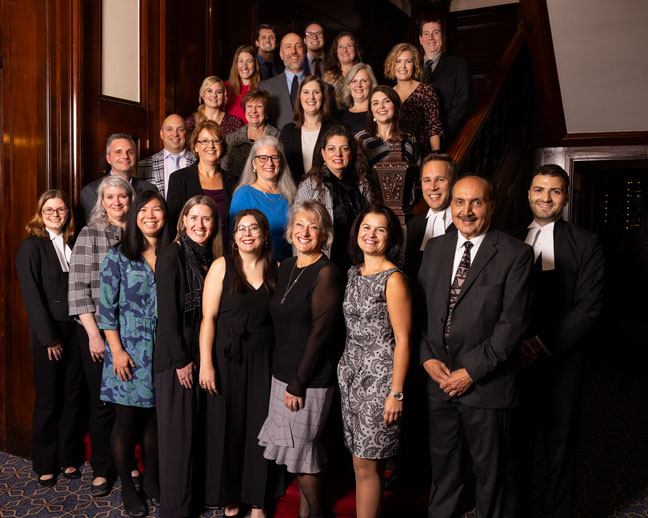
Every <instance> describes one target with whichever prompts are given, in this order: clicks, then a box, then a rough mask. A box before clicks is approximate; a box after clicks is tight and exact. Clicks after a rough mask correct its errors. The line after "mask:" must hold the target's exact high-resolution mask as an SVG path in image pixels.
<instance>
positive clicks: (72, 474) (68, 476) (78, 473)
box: [63, 468, 81, 480]
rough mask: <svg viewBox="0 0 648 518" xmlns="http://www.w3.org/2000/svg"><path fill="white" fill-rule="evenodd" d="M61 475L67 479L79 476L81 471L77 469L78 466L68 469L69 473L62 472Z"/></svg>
mask: <svg viewBox="0 0 648 518" xmlns="http://www.w3.org/2000/svg"><path fill="white" fill-rule="evenodd" d="M63 476H64V477H65V478H68V479H70V480H71V479H74V478H81V472H80V471H79V468H74V471H70V472H69V473H66V472H65V471H64V472H63Z"/></svg>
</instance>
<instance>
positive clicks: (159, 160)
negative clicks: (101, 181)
mask: <svg viewBox="0 0 648 518" xmlns="http://www.w3.org/2000/svg"><path fill="white" fill-rule="evenodd" d="M160 138H161V139H162V143H163V144H164V148H163V149H162V151H159V152H158V153H155V154H154V155H151V156H150V157H148V158H145V159H144V160H142V161H141V162H140V163H139V164H137V177H138V178H142V179H144V180H146V181H147V182H150V183H152V184H153V185H155V187H156V188H157V190H158V191H159V193H160V194H161V195H162V196H164V198H165V199H166V192H167V188H168V186H169V177H170V176H171V173H173V172H174V171H177V170H178V169H182V168H184V167H188V166H190V165H191V164H193V163H194V162H195V161H196V159H195V158H194V156H193V154H192V153H191V151H189V150H188V149H187V148H186V143H187V127H186V126H185V121H184V119H183V118H182V117H180V115H176V114H175V113H173V114H171V115H169V116H168V117H167V118H166V119H164V122H163V123H162V127H161V128H160Z"/></svg>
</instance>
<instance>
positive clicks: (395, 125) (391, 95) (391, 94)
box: [365, 85, 401, 137]
mask: <svg viewBox="0 0 648 518" xmlns="http://www.w3.org/2000/svg"><path fill="white" fill-rule="evenodd" d="M377 93H383V94H385V95H386V96H387V98H388V99H389V100H390V101H391V102H392V104H393V105H394V119H393V121H392V135H398V134H400V133H401V129H400V125H399V120H400V109H401V100H400V97H399V96H398V94H397V93H396V90H394V89H393V88H392V87H391V86H385V85H379V86H377V87H376V88H374V89H373V90H372V91H371V95H369V109H368V110H367V127H366V128H365V129H366V130H367V132H368V133H371V134H372V135H373V136H374V137H375V136H377V135H378V124H377V123H376V120H375V119H374V116H373V111H372V110H371V100H372V99H373V96H374V95H376V94H377Z"/></svg>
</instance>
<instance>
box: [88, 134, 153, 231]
mask: <svg viewBox="0 0 648 518" xmlns="http://www.w3.org/2000/svg"><path fill="white" fill-rule="evenodd" d="M135 149H136V147H135V141H134V140H133V137H131V136H130V135H126V134H125V133H113V134H112V135H110V136H109V137H108V139H107V140H106V162H108V165H110V171H109V172H108V174H107V175H104V176H102V177H101V178H99V179H98V180H95V181H94V182H90V183H89V184H88V185H86V186H85V187H84V188H83V189H82V190H81V207H80V208H79V210H80V213H81V214H80V216H81V221H82V222H83V224H86V225H87V224H88V223H89V221H90V214H91V213H92V209H93V208H94V206H95V203H97V189H98V188H99V184H100V183H101V180H103V179H104V178H105V177H106V176H108V175H111V174H118V175H121V176H123V177H124V179H125V180H127V181H130V183H131V185H132V186H133V189H134V190H135V194H139V193H141V192H144V191H151V190H155V186H154V185H153V184H151V183H149V182H147V181H146V180H142V179H140V178H135V177H134V176H133V171H134V170H135V162H136V151H135Z"/></svg>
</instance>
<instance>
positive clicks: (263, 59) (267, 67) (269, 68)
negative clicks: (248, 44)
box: [254, 23, 283, 81]
mask: <svg viewBox="0 0 648 518" xmlns="http://www.w3.org/2000/svg"><path fill="white" fill-rule="evenodd" d="M254 45H255V47H256V48H257V49H258V53H257V62H258V63H259V74H260V75H261V80H262V81H265V80H266V79H270V78H271V77H274V76H276V75H277V74H280V73H281V72H282V71H283V65H282V64H281V63H275V59H274V52H275V49H276V48H277V29H275V28H274V26H272V25H268V24H267V23H262V24H261V25H259V27H258V29H257V31H256V40H255V41H254Z"/></svg>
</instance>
